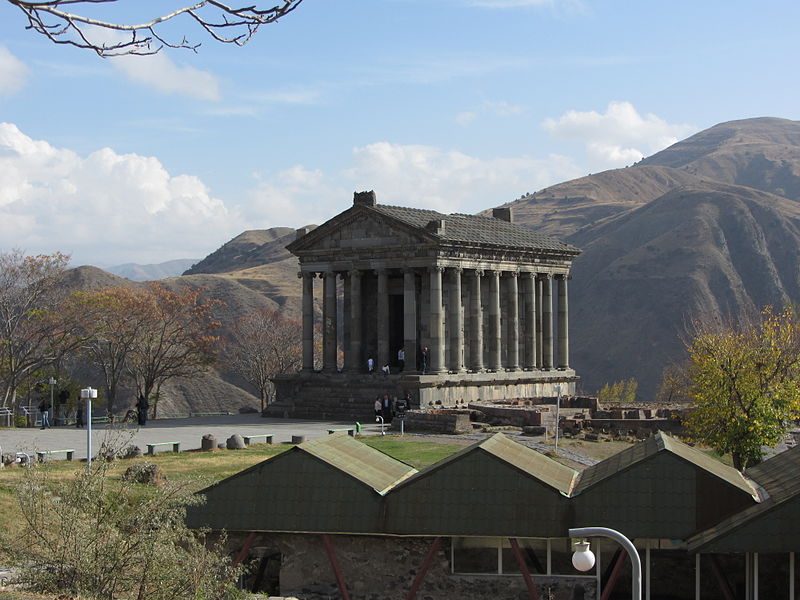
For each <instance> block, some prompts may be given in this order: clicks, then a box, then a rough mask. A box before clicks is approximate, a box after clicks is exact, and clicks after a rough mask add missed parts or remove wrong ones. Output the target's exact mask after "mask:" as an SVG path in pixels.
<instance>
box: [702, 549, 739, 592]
mask: <svg viewBox="0 0 800 600" xmlns="http://www.w3.org/2000/svg"><path fill="white" fill-rule="evenodd" d="M703 556H704V557H706V558H708V562H709V563H710V564H711V571H712V573H714V577H716V578H717V581H718V582H719V591H721V592H722V595H723V596H725V600H736V597H735V596H734V594H733V590H732V589H731V585H730V584H729V583H728V580H727V579H725V575H724V574H723V573H722V569H721V568H720V566H719V561H718V560H717V557H716V556H715V555H713V554H704V555H703Z"/></svg>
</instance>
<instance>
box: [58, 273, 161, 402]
mask: <svg viewBox="0 0 800 600" xmlns="http://www.w3.org/2000/svg"><path fill="white" fill-rule="evenodd" d="M66 308H67V310H68V311H73V312H75V313H78V314H81V318H80V323H81V333H82V340H83V341H82V343H81V346H80V348H79V356H80V357H81V358H83V359H86V360H88V362H89V363H91V364H92V365H94V366H95V367H96V368H97V370H98V371H99V373H100V375H101V376H102V378H103V389H104V392H105V398H106V400H107V401H108V412H109V414H111V413H113V411H114V405H115V403H116V398H117V394H118V392H119V390H120V389H121V388H122V387H123V383H124V381H125V378H126V375H127V367H128V356H129V354H130V352H131V350H132V349H133V348H134V345H135V343H136V342H137V340H138V339H139V335H140V334H141V333H142V332H143V330H144V327H145V325H146V324H147V323H148V322H149V320H150V318H151V315H150V313H151V310H150V309H151V303H150V292H149V290H142V289H137V288H131V287H123V286H119V287H111V288H104V289H101V290H94V291H92V292H76V293H74V294H73V295H72V296H70V297H69V298H68V300H67V302H66Z"/></svg>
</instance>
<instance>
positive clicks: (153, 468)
mask: <svg viewBox="0 0 800 600" xmlns="http://www.w3.org/2000/svg"><path fill="white" fill-rule="evenodd" d="M122 480H123V481H133V482H135V483H148V484H150V485H161V484H162V483H165V482H166V481H167V475H166V474H165V473H164V470H163V469H162V468H161V467H159V466H158V465H133V466H132V467H128V468H127V469H125V473H124V474H123V475H122Z"/></svg>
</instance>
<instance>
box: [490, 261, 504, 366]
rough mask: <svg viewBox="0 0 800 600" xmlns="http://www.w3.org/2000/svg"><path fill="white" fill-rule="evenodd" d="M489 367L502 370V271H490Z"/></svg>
mask: <svg viewBox="0 0 800 600" xmlns="http://www.w3.org/2000/svg"><path fill="white" fill-rule="evenodd" d="M489 369H490V370H492V371H500V370H501V369H502V364H501V363H500V271H489Z"/></svg>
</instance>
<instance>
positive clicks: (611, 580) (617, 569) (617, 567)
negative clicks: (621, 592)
mask: <svg viewBox="0 0 800 600" xmlns="http://www.w3.org/2000/svg"><path fill="white" fill-rule="evenodd" d="M626 558H628V553H627V552H625V550H624V549H622V548H620V550H619V551H618V554H617V555H616V560H615V562H614V566H613V567H612V569H611V575H609V577H608V581H607V582H606V584H605V587H603V594H602V595H601V596H600V600H608V599H609V598H610V597H611V593H612V592H613V591H614V586H615V585H616V584H617V579H619V574H620V573H621V572H622V567H623V566H624V565H625V559H626Z"/></svg>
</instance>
